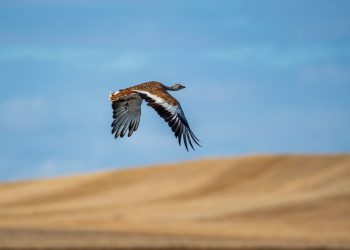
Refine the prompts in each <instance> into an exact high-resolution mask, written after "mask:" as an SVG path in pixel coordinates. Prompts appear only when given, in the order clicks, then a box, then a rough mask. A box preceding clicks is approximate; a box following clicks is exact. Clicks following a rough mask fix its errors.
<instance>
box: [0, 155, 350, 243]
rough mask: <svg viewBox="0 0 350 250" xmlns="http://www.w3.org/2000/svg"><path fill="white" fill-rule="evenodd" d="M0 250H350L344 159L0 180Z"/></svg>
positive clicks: (234, 162) (279, 159)
mask: <svg viewBox="0 0 350 250" xmlns="http://www.w3.org/2000/svg"><path fill="white" fill-rule="evenodd" d="M1 247H2V249H13V248H17V249H30V248H36V249H44V248H45V249H46V248H51V249H58V248H59V249H73V248H74V249H135V248H137V249H220V248H221V249H241V248H245V249H270V248H273V249H289V248H294V249H295V248H300V249H338V248H344V249H345V248H349V249H350V155H329V156H321V155H315V156H298V155H295V156H288V155H284V156H254V157H242V158H231V159H218V160H201V161H193V162H186V163H180V164H174V165H164V166H156V167H146V168H138V169H128V170H121V171H113V172H105V173H97V174H90V175H84V176H74V177H65V178H57V179H47V180H37V181H23V182H15V183H4V184H1V185H0V248H1Z"/></svg>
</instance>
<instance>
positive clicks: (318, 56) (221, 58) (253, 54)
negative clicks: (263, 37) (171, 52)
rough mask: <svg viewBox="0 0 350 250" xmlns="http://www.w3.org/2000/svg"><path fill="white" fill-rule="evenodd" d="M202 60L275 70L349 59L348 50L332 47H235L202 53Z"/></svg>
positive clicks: (349, 50)
mask: <svg viewBox="0 0 350 250" xmlns="http://www.w3.org/2000/svg"><path fill="white" fill-rule="evenodd" d="M202 56H203V58H204V59H206V60H210V61H213V62H217V63H240V64H243V63H244V64H246V63H247V62H250V63H251V64H261V65H265V66H273V67H276V68H280V67H289V66H295V65H299V66H300V65H303V64H307V63H315V62H316V63H318V62H320V61H325V60H329V59H330V58H334V57H339V58H342V57H344V56H347V57H350V48H349V47H344V48H343V49H339V48H335V47H334V46H331V47H329V46H317V45H313V46H295V47H289V48H288V47H287V48H285V47H278V46H276V47H272V46H271V45H265V46H264V45H255V46H249V45H246V46H236V47H227V48H220V49H208V50H206V51H204V53H203V55H202Z"/></svg>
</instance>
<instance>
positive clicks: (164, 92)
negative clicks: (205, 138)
mask: <svg viewBox="0 0 350 250" xmlns="http://www.w3.org/2000/svg"><path fill="white" fill-rule="evenodd" d="M184 88H185V86H183V85H181V84H179V83H176V84H173V85H172V86H166V85H164V84H162V83H160V82H157V81H149V82H144V83H141V84H138V85H135V86H132V87H128V88H125V89H121V90H119V91H116V92H110V93H109V100H110V101H111V102H112V109H113V122H112V124H111V127H112V131H111V132H112V134H113V135H114V137H115V138H116V139H117V138H118V137H124V135H125V134H126V133H127V134H128V137H130V136H131V135H132V134H133V132H135V131H136V130H137V128H138V126H139V123H140V117H141V104H142V101H143V100H145V101H146V102H147V105H148V106H150V107H152V108H153V109H154V110H155V111H156V112H157V113H158V114H159V115H160V116H161V117H162V118H163V119H164V120H165V122H167V123H168V125H169V127H171V129H172V131H173V132H174V134H175V138H177V139H178V143H179V146H181V140H182V141H183V143H184V144H185V147H186V150H187V151H189V150H188V148H189V147H188V144H189V145H190V146H191V148H192V149H193V150H195V149H194V146H193V144H197V145H198V146H201V145H200V144H199V142H200V141H199V139H198V138H197V137H196V136H195V134H194V133H193V132H192V130H191V128H190V126H189V124H188V121H187V119H186V117H185V114H184V112H183V110H182V108H181V105H180V103H179V102H178V101H177V100H176V99H175V98H174V97H173V96H172V95H170V94H169V93H168V91H178V90H180V89H184Z"/></svg>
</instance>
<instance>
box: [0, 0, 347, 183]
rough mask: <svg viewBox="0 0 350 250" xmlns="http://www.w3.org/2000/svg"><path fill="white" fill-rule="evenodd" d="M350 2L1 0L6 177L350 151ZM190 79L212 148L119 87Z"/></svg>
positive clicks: (189, 96)
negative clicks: (118, 102)
mask: <svg viewBox="0 0 350 250" xmlns="http://www.w3.org/2000/svg"><path fill="white" fill-rule="evenodd" d="M349 9H350V2H349V1H322V0H318V1H268V0H266V1H214V0H212V1H181V0H180V1H0V68H1V74H0V84H1V85H0V86H1V91H0V180H1V181H7V180H16V179H26V178H37V177H46V176H57V175H68V174H75V173H82V172H90V171H97V170H107V169H112V168H120V167H132V166H142V165H149V164H154V163H164V162H176V161H184V160H189V159H197V158H202V157H208V158H209V157H221V156H238V155H249V154H259V153H271V154H276V153H337V152H349V151H350V133H349V131H350V112H349V107H350V16H349V13H348V10H349ZM149 80H157V81H161V82H163V83H165V84H169V85H170V84H172V83H174V82H180V83H182V84H184V85H185V86H187V88H186V89H184V90H182V91H179V92H175V93H173V94H174V96H175V97H176V98H177V99H178V100H179V101H180V102H181V104H182V108H183V110H184V112H185V114H186V116H187V118H188V120H189V123H190V125H191V127H192V130H193V131H194V132H195V134H196V135H197V136H198V137H199V139H200V140H201V142H202V145H203V147H202V148H198V150H197V151H195V152H189V153H188V152H187V151H186V150H185V149H184V148H180V147H178V145H177V141H176V140H175V138H174V136H173V135H172V133H171V130H170V129H169V127H168V126H167V124H165V123H164V122H163V120H162V119H161V118H159V117H158V115H157V114H156V112H154V111H153V110H152V109H150V108H149V107H147V106H146V105H144V106H143V109H142V119H141V123H140V127H139V129H138V131H137V132H136V133H134V134H133V136H132V137H131V138H128V139H125V138H124V139H121V140H115V139H114V138H113V136H112V135H111V134H110V123H111V121H112V117H111V116H112V111H111V107H110V103H109V101H108V98H107V97H108V93H109V92H110V91H115V90H118V89H121V88H125V87H127V86H129V85H133V84H138V83H141V82H145V81H149Z"/></svg>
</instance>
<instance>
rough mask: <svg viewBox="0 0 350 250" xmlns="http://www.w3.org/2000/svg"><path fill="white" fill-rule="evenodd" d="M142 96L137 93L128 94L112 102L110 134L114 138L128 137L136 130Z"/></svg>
mask: <svg viewBox="0 0 350 250" xmlns="http://www.w3.org/2000/svg"><path fill="white" fill-rule="evenodd" d="M141 103H142V98H141V97H140V95H138V94H130V95H126V96H123V97H121V98H119V99H118V100H116V101H113V102H112V108H113V122H112V124H111V126H112V134H114V137H115V138H118V137H119V136H120V137H123V136H124V135H125V134H126V132H127V131H129V132H128V137H130V136H131V135H132V133H133V132H134V131H136V130H137V128H138V126H139V123H140V116H141Z"/></svg>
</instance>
